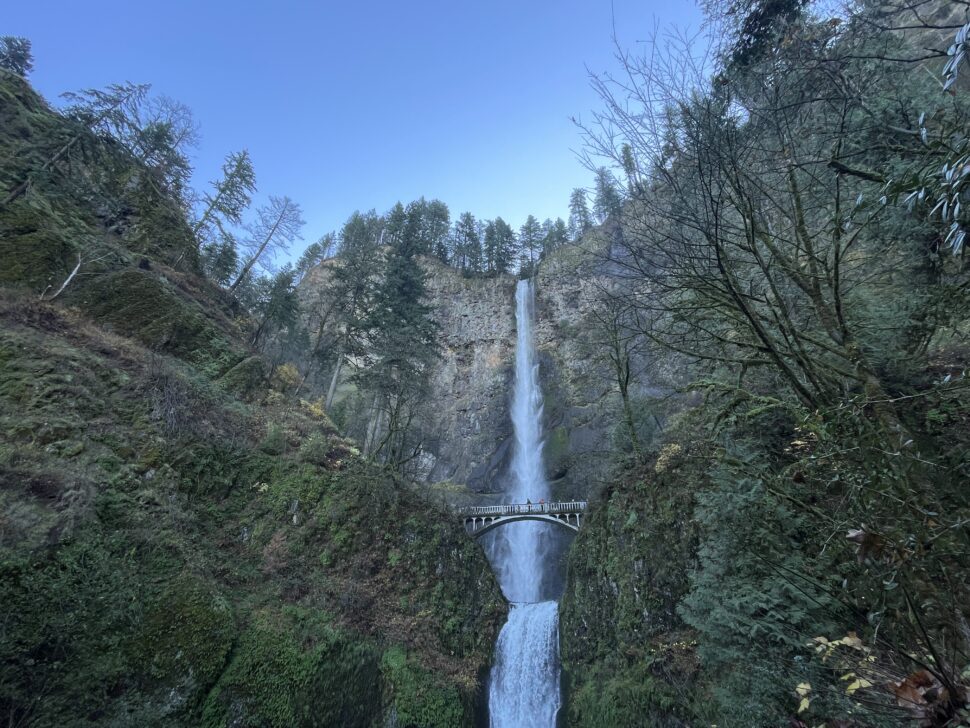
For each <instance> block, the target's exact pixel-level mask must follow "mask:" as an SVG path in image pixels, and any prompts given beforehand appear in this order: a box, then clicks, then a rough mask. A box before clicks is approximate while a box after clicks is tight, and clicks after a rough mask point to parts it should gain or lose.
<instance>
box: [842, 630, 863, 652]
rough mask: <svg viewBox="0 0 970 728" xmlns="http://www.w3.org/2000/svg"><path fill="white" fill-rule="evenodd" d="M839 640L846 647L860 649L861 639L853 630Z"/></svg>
mask: <svg viewBox="0 0 970 728" xmlns="http://www.w3.org/2000/svg"><path fill="white" fill-rule="evenodd" d="M840 642H842V644H844V645H845V646H846V647H851V648H852V649H854V650H861V649H862V640H860V639H859V638H858V637H857V636H856V633H855V632H849V634H847V635H846V636H845V637H843V638H842V639H841V640H840Z"/></svg>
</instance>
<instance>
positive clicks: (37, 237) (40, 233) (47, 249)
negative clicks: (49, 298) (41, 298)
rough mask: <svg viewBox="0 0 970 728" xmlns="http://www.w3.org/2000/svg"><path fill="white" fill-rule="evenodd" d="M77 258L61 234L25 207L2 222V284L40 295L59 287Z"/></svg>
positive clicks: (21, 207)
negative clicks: (40, 292)
mask: <svg viewBox="0 0 970 728" xmlns="http://www.w3.org/2000/svg"><path fill="white" fill-rule="evenodd" d="M76 263H77V256H76V254H75V252H74V246H72V245H71V244H70V243H69V242H68V241H67V239H66V238H65V237H64V235H62V234H61V233H60V232H59V231H57V230H54V229H53V228H51V227H50V226H48V225H45V224H44V223H43V222H42V221H41V220H38V219H36V217H35V216H34V215H33V214H32V212H31V211H30V210H29V209H27V208H26V206H24V205H18V206H15V208H14V209H13V210H11V211H9V212H8V213H6V214H4V215H3V219H2V220H0V285H9V286H26V287H29V288H33V289H37V290H38V292H39V291H41V290H43V289H44V288H45V287H46V286H48V285H49V286H54V287H55V288H56V287H59V286H60V284H61V282H62V281H63V280H64V279H65V278H66V277H67V275H68V274H69V273H70V272H71V269H72V268H73V266H74V265H75V264H76Z"/></svg>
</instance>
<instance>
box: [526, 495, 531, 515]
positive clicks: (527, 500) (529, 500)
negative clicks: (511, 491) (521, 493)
mask: <svg viewBox="0 0 970 728" xmlns="http://www.w3.org/2000/svg"><path fill="white" fill-rule="evenodd" d="M525 504H526V505H527V506H529V513H532V500H531V499H529V498H526V499H525Z"/></svg>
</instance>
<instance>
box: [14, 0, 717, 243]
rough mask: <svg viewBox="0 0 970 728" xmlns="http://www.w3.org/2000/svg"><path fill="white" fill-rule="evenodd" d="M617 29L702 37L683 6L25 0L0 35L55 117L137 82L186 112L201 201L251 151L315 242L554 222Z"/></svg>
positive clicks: (640, 34)
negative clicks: (391, 218)
mask: <svg viewBox="0 0 970 728" xmlns="http://www.w3.org/2000/svg"><path fill="white" fill-rule="evenodd" d="M614 17H615V22H616V29H617V34H618V36H619V38H620V40H621V42H622V43H623V44H624V45H627V46H629V45H632V44H634V43H636V42H637V41H638V40H641V39H643V38H645V37H647V36H648V34H649V32H650V30H651V29H652V28H653V27H654V25H655V24H657V23H659V24H660V25H670V24H673V25H677V26H680V27H685V26H687V27H692V28H695V29H696V28H697V27H698V26H699V24H700V14H699V11H698V10H697V9H696V7H695V5H694V2H692V0H665V1H661V0H614V2H612V3H611V2H610V0H585V1H583V0H518V1H514V0H488V1H481V2H475V1H473V0H450V1H446V0H440V1H438V0H412V1H411V2H403V1H402V0H383V1H381V2H376V1H371V2H360V1H358V2H354V1H353V0H344V1H343V2H334V1H332V0H320V1H318V2H292V1H289V0H278V1H277V2H252V1H247V0H241V1H240V0H236V1H235V2H227V1H226V2H224V1H219V2H215V1H209V2H206V1H204V0H201V1H200V0H196V1H195V2H186V1H184V0H166V2H144V1H142V0H124V1H114V2H108V1H99V0H88V1H83V2H82V1H81V0H60V1H59V2H52V1H51V0H28V1H27V2H16V3H8V4H7V6H6V7H5V8H4V11H3V24H2V26H0V34H4V35H23V36H26V37H28V38H30V39H31V41H32V43H33V52H34V59H35V68H34V72H33V73H32V75H31V80H32V82H33V83H34V85H35V86H36V87H37V89H38V90H39V91H40V92H41V93H43V94H44V95H45V96H46V97H47V98H48V99H50V100H52V101H56V97H57V96H58V94H60V93H61V92H63V91H71V90H78V89H81V88H90V87H101V86H105V85H107V84H109V83H113V82H121V81H132V82H136V83H145V82H147V83H151V84H152V92H153V93H160V94H164V95H167V96H171V97H173V98H175V99H177V100H178V101H181V102H183V103H185V104H187V105H188V106H189V107H190V108H191V109H192V111H193V112H194V115H195V117H196V119H197V121H198V122H199V123H200V125H201V132H202V142H201V145H200V147H199V148H198V149H196V150H195V152H194V159H193V163H194V166H195V170H196V171H195V183H196V187H197V188H198V187H201V186H203V185H204V184H205V183H206V182H207V181H208V180H211V179H213V178H214V177H216V176H217V175H218V173H219V166H220V164H221V161H222V158H223V157H224V155H225V154H226V153H227V152H229V151H234V150H240V149H243V148H246V149H249V151H250V154H251V155H252V158H253V162H254V166H255V168H256V177H257V183H258V186H259V192H258V195H257V201H259V200H263V199H265V197H266V196H267V195H269V194H276V195H289V196H290V197H292V198H293V199H294V200H296V201H297V202H299V203H300V205H301V206H302V207H303V210H304V217H305V219H306V221H307V227H306V229H305V239H306V242H311V241H312V240H314V239H316V238H317V237H319V236H320V235H322V234H323V233H325V232H327V231H329V230H333V229H337V228H339V226H340V225H341V224H342V222H343V221H344V220H345V219H346V218H347V216H348V215H349V214H350V213H351V212H353V211H354V210H355V209H362V210H366V209H370V208H376V209H377V211H378V212H383V211H386V210H387V209H388V208H390V207H391V205H393V204H394V202H396V201H398V200H401V201H402V202H405V203H406V202H408V201H410V200H412V199H416V198H418V197H420V196H422V195H424V196H425V197H428V198H429V199H430V198H435V197H437V198H439V199H441V200H443V201H444V202H446V203H447V204H448V206H449V208H450V209H451V213H452V218H453V219H454V218H455V217H457V215H458V214H459V213H461V212H463V211H465V210H470V211H471V212H472V213H474V214H475V215H476V216H478V217H484V218H492V217H495V216H497V215H501V216H502V217H504V218H505V219H506V220H507V221H509V222H511V223H513V224H514V225H516V226H518V225H519V224H521V223H522V221H523V220H524V219H525V217H526V216H527V215H528V214H530V213H531V214H534V215H536V217H538V218H539V219H540V220H542V219H544V218H546V217H551V218H555V217H556V216H562V217H565V216H566V213H567V203H568V197H569V192H570V190H571V189H572V188H573V187H579V186H588V185H589V184H590V182H591V175H590V174H589V173H588V172H587V171H586V170H585V169H583V168H582V166H581V165H580V163H579V162H578V161H577V159H576V157H575V153H574V150H576V149H577V148H578V147H579V145H580V139H579V136H578V134H577V132H576V129H575V127H574V126H573V124H572V122H571V121H570V117H571V116H581V115H584V114H586V113H588V112H589V110H590V109H593V108H597V106H598V104H597V99H596V97H595V94H594V93H593V92H592V90H591V89H590V87H589V83H588V74H587V67H588V68H589V69H590V70H592V71H603V70H607V69H610V68H613V67H614V64H613V58H612V53H613V47H612V44H611V33H612V23H613V18H614Z"/></svg>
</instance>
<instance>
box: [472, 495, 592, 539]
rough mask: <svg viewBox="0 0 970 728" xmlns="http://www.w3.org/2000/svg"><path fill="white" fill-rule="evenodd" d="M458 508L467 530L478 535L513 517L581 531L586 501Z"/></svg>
mask: <svg viewBox="0 0 970 728" xmlns="http://www.w3.org/2000/svg"><path fill="white" fill-rule="evenodd" d="M456 511H457V513H458V516H459V517H460V518H461V519H462V522H463V523H464V524H465V531H466V532H467V533H468V535H470V536H473V537H474V538H478V537H479V536H481V535H482V534H483V533H487V532H488V531H491V530H492V529H493V528H498V527H499V526H502V525H504V524H506V523H512V522H513V521H540V522H543V523H553V524H555V525H557V526H562V527H563V528H568V529H569V530H570V531H575V532H578V531H579V527H580V525H582V520H581V519H582V516H583V514H584V513H585V511H586V501H567V502H563V503H511V504H509V505H502V506H465V507H461V508H457V509H456Z"/></svg>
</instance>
